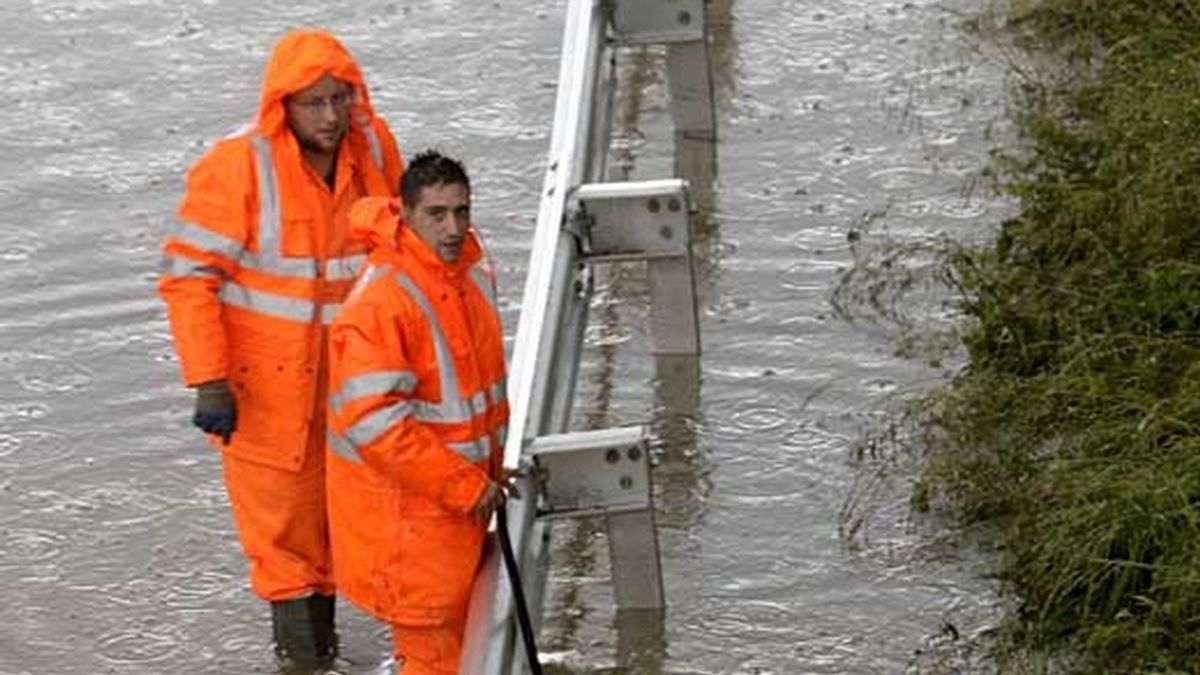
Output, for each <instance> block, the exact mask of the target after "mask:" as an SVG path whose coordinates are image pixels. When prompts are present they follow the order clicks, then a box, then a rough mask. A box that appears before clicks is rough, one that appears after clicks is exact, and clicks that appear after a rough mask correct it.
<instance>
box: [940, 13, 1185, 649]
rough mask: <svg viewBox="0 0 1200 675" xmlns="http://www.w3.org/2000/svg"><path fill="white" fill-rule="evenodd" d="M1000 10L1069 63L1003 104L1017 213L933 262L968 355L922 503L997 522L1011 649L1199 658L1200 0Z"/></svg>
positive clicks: (1033, 44)
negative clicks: (1009, 602) (1012, 605)
mask: <svg viewBox="0 0 1200 675" xmlns="http://www.w3.org/2000/svg"><path fill="white" fill-rule="evenodd" d="M1006 11H1007V13H1008V17H1009V18H1010V19H1011V21H1010V22H1009V25H1010V26H1012V27H1015V29H1016V30H1017V31H1018V32H1019V33H1020V35H1021V36H1022V37H1023V39H1024V42H1023V44H1026V45H1028V46H1029V47H1030V48H1033V49H1037V50H1040V51H1043V52H1053V53H1054V55H1056V56H1058V57H1061V59H1062V60H1061V63H1062V70H1063V75H1064V76H1062V77H1060V78H1057V79H1056V81H1055V82H1054V84H1053V85H1048V86H1042V85H1040V84H1039V85H1037V86H1027V87H1026V88H1025V90H1024V91H1025V92H1026V95H1025V96H1024V97H1023V98H1022V99H1021V100H1020V101H1019V104H1018V110H1017V112H1016V117H1017V122H1018V129H1019V130H1020V134H1021V139H1020V140H1021V149H1020V151H1017V152H1014V153H1012V154H1010V155H1009V156H1006V157H1004V158H1003V159H1002V160H1001V166H1000V173H1001V175H1002V177H1003V179H1002V182H1003V185H1004V186H1005V189H1006V190H1007V191H1009V192H1010V193H1011V194H1012V195H1013V196H1014V197H1016V198H1017V199H1018V201H1019V205H1020V208H1019V212H1018V214H1017V215H1016V216H1015V217H1013V218H1012V219H1010V220H1008V221H1007V222H1005V223H1003V224H1002V226H1001V229H1000V232H999V234H998V236H997V238H996V240H995V241H994V242H993V243H992V244H991V245H988V246H986V247H977V248H969V247H960V248H956V249H954V250H953V251H952V252H951V253H950V254H949V255H947V256H946V259H945V274H946V277H947V278H948V279H949V280H950V281H951V283H952V284H953V286H954V287H955V289H956V290H957V292H958V294H959V296H960V298H961V309H962V311H963V313H964V314H965V315H966V317H967V322H966V325H965V328H964V329H963V331H962V341H963V345H964V347H965V348H966V352H967V355H968V357H969V361H968V364H967V366H966V367H965V369H964V370H963V371H962V373H961V374H960V375H959V376H958V377H957V378H956V379H955V380H954V381H953V382H952V383H951V384H950V385H949V386H948V387H946V388H945V389H943V390H941V391H938V392H935V393H934V394H933V395H931V396H930V397H929V399H927V406H928V407H927V409H928V410H929V411H931V412H930V415H931V418H932V419H934V420H935V422H936V424H937V426H938V427H939V430H940V432H939V435H938V437H939V438H940V439H942V442H940V443H938V444H937V445H936V446H934V447H931V448H930V449H929V453H930V455H929V463H928V468H927V471H926V473H925V475H924V476H923V478H922V481H921V484H920V486H919V488H918V501H919V502H920V503H933V504H948V505H949V506H950V508H951V509H952V511H953V513H955V514H957V515H958V516H959V517H960V518H962V519H963V520H964V521H965V522H969V523H978V522H986V523H991V524H993V525H994V526H995V531H996V532H997V537H998V543H999V546H1000V549H1001V551H1002V559H1001V569H1000V576H1001V578H1002V579H1003V580H1004V581H1005V582H1006V583H1007V584H1009V587H1010V588H1011V589H1012V590H1013V591H1014V592H1015V593H1016V595H1017V597H1019V598H1020V601H1021V603H1020V611H1018V612H1016V613H1015V614H1014V615H1013V616H1012V618H1011V621H1010V622H1009V625H1008V626H1007V630H1006V631H1005V632H1004V634H1005V635H1006V636H1007V638H1008V639H1009V640H1010V642H1011V644H1010V646H1015V647H1017V648H1019V649H1028V650H1034V651H1038V650H1043V651H1046V652H1057V651H1060V650H1063V649H1064V648H1065V649H1068V650H1070V651H1072V652H1073V653H1076V654H1078V655H1079V657H1080V658H1079V659H1078V660H1077V661H1073V663H1075V665H1074V666H1073V668H1074V669H1076V670H1077V672H1086V673H1137V672H1147V673H1149V672H1191V673H1197V672H1200V526H1198V520H1197V516H1198V510H1200V0H1195V1H1184V0H1020V1H1017V0H1013V1H1012V2H1011V4H1010V6H1008V8H1007V9H1006ZM1067 75H1069V76H1067ZM1028 84H1029V83H1027V85H1028Z"/></svg>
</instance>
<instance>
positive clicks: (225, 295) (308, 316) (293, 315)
mask: <svg viewBox="0 0 1200 675" xmlns="http://www.w3.org/2000/svg"><path fill="white" fill-rule="evenodd" d="M221 300H222V301H223V302H225V303H226V304H229V305H233V306H234V307H241V308H242V309H248V310H250V311H252V312H258V313H259V314H266V315H267V316H273V317H277V318H280V319H288V320H290V321H300V322H302V323H311V322H312V320H313V313H314V312H315V310H316V307H315V305H313V303H311V302H309V301H308V300H301V299H300V298H293V297H289V296H285V295H277V294H275V293H267V292H266V291H258V290H253V289H250V288H246V287H245V286H242V285H240V284H237V283H234V282H231V281H226V282H225V283H224V284H223V285H222V286H221Z"/></svg>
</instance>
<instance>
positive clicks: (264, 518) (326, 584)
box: [221, 418, 334, 601]
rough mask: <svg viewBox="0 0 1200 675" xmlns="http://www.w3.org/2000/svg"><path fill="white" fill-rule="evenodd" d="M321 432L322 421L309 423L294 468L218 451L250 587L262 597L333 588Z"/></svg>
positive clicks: (280, 597)
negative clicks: (302, 451)
mask: <svg viewBox="0 0 1200 675" xmlns="http://www.w3.org/2000/svg"><path fill="white" fill-rule="evenodd" d="M318 419H319V418H318ZM234 433H235V434H236V433H237V432H236V431H235V432H234ZM324 433H325V425H324V424H321V423H318V424H314V425H313V430H312V433H311V434H310V435H309V439H308V448H307V449H306V452H305V457H304V460H303V463H302V464H301V465H300V470H299V471H295V472H293V471H288V470H286V469H277V468H274V467H270V466H267V465H265V464H259V463H256V462H253V461H249V460H246V459H243V458H241V457H237V456H235V455H233V454H231V453H227V452H226V453H222V455H221V459H222V464H223V466H224V468H225V485H226V488H227V489H228V491H229V502H230V506H231V507H232V510H233V519H234V522H235V523H236V525H237V530H238V536H239V537H240V538H241V542H242V549H243V550H244V552H245V554H246V559H247V560H248V561H249V562H250V586H251V588H253V589H254V592H255V594H257V595H258V596H259V597H260V598H262V599H263V600H267V601H276V600H291V599H294V598H299V597H304V596H307V595H311V594H312V593H314V592H315V593H319V594H321V595H333V593H334V583H333V560H332V556H331V555H330V552H329V526H328V522H327V520H326V515H325V461H324V459H325V458H324V453H325V445H324V443H323V440H324V439H323V438H322V436H323V435H324Z"/></svg>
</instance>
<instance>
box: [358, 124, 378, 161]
mask: <svg viewBox="0 0 1200 675" xmlns="http://www.w3.org/2000/svg"><path fill="white" fill-rule="evenodd" d="M359 128H360V129H362V132H363V135H364V136H366V137H367V143H368V144H370V146H371V157H372V158H373V159H374V160H375V166H376V167H378V169H379V173H383V144H382V143H380V142H379V135H378V134H376V133H375V127H373V126H371V123H370V122H368V123H366V124H362V125H359Z"/></svg>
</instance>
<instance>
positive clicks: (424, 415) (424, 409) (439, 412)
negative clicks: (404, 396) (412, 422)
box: [413, 399, 475, 424]
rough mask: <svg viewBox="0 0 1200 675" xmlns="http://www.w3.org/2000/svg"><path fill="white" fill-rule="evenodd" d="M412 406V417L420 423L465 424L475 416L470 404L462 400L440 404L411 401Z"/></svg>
mask: <svg viewBox="0 0 1200 675" xmlns="http://www.w3.org/2000/svg"><path fill="white" fill-rule="evenodd" d="M413 405H414V406H415V407H416V410H415V412H414V416H415V417H416V418H417V419H419V420H421V421H422V422H428V423H432V424H465V423H466V422H470V421H471V418H472V417H474V416H475V410H474V408H472V407H471V402H470V401H465V400H463V399H455V400H453V401H444V402H442V403H434V402H432V401H413Z"/></svg>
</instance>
